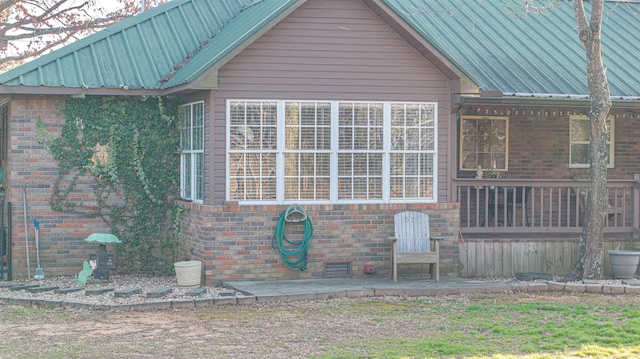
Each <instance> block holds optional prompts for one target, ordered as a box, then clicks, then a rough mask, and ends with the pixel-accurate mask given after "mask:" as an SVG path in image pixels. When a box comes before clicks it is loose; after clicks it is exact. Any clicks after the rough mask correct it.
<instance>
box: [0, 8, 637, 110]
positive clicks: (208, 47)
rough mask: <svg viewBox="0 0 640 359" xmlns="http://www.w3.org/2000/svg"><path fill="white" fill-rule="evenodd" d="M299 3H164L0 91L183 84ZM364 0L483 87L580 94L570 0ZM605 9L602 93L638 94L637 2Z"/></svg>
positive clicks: (16, 72)
mask: <svg viewBox="0 0 640 359" xmlns="http://www.w3.org/2000/svg"><path fill="white" fill-rule="evenodd" d="M305 1H311V0H172V1H170V2H168V3H166V4H164V5H160V6H158V7H156V8H154V9H152V10H150V11H147V12H144V13H142V14H140V15H137V16H134V17H132V18H129V19H127V20H125V21H122V22H121V23H118V24H116V25H113V26H111V27H109V28H107V29H105V30H103V31H100V32H98V33H96V34H94V35H92V36H89V37H87V38H85V39H82V40H79V41H77V42H75V43H73V44H70V45H68V46H65V47H64V48H62V49H59V50H57V51H54V52H52V53H50V54H48V55H44V56H42V57H40V58H38V59H36V60H34V61H32V62H29V63H27V64H24V65H22V66H20V67H18V68H16V69H13V70H11V71H8V72H6V73H4V74H0V85H1V86H0V92H10V91H11V88H12V87H17V86H42V87H51V88H56V87H58V88H60V87H68V88H94V89H95V88H106V89H118V88H125V89H129V90H133V89H139V90H158V91H162V90H165V89H170V88H172V87H175V86H177V85H185V84H186V85H187V86H188V85H189V84H190V83H193V82H194V81H195V80H197V79H198V78H199V77H200V76H202V75H203V74H204V73H205V72H206V71H208V70H211V69H215V68H217V67H219V66H221V65H222V64H224V62H225V61H226V60H227V59H228V58H229V57H231V56H233V55H234V54H235V53H237V52H238V51H240V50H241V49H243V48H244V47H245V46H247V45H248V44H249V43H250V42H251V41H252V40H253V39H255V38H256V37H257V36H259V35H260V34H262V33H263V32H264V31H266V30H267V29H268V28H269V27H270V26H272V25H273V24H275V23H276V22H277V21H279V20H280V19H281V18H282V17H284V16H286V15H287V14H288V13H289V12H291V11H293V10H294V9H295V8H297V6H300V5H301V4H302V3H304V2H305ZM363 1H364V2H365V3H371V2H373V3H380V4H382V5H383V6H386V7H387V11H389V12H390V13H392V14H395V16H397V17H398V18H400V20H401V21H404V22H406V24H407V25H408V26H409V27H411V28H412V29H413V30H414V31H415V32H416V33H417V34H418V35H419V36H422V37H423V38H424V40H426V41H427V42H428V43H430V44H431V45H432V46H433V48H435V49H436V50H437V51H438V52H439V55H440V56H441V57H444V58H446V59H447V60H448V61H449V62H450V63H451V64H453V65H454V66H455V67H457V70H458V71H459V72H461V73H463V74H465V75H466V76H467V77H468V78H469V79H471V80H472V81H474V82H475V83H476V85H478V86H479V87H480V89H481V90H482V91H500V92H502V93H505V94H513V95H522V96H532V95H533V96H538V95H540V96H560V97H561V96H565V97H566V96H578V97H580V96H582V97H584V96H586V95H587V94H588V90H587V85H586V73H585V71H586V70H585V68H586V62H585V54H584V49H583V48H582V45H581V44H580V42H579V41H578V35H577V31H576V25H575V21H574V18H573V8H572V4H571V1H568V0H567V1H565V2H563V3H561V4H560V5H559V6H557V7H554V8H552V9H549V10H547V11H544V12H542V13H528V14H523V13H522V8H521V5H520V4H521V2H520V1H511V0H501V1H480V0H474V1H465V0H363ZM509 4H511V6H509ZM585 5H586V6H587V7H589V6H590V5H589V3H586V4H585ZM605 7H606V9H605V19H604V24H603V36H602V43H603V49H604V55H605V56H604V61H605V65H606V66H607V68H608V70H607V75H608V78H609V82H610V86H611V94H612V96H613V97H623V98H637V97H640V61H638V59H639V58H640V41H639V40H640V21H639V20H640V17H639V14H640V3H638V2H635V1H606V3H605ZM587 10H589V9H587Z"/></svg>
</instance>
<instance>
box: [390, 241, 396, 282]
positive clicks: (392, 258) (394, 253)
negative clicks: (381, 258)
mask: <svg viewBox="0 0 640 359" xmlns="http://www.w3.org/2000/svg"><path fill="white" fill-rule="evenodd" d="M392 252H393V254H392V256H391V260H392V261H393V263H392V265H391V272H392V276H393V281H394V282H397V281H398V259H397V258H396V242H395V241H394V242H393V245H392Z"/></svg>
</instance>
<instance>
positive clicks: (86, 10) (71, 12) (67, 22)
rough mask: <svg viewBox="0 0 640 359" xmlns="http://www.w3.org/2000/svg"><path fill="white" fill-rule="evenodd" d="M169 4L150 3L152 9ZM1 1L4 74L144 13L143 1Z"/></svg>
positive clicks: (0, 51)
mask: <svg viewBox="0 0 640 359" xmlns="http://www.w3.org/2000/svg"><path fill="white" fill-rule="evenodd" d="M166 1H168V0H147V1H146V5H147V6H146V7H147V8H150V7H153V6H156V5H158V4H161V3H164V2H166ZM109 2H110V5H111V7H109V8H104V7H101V6H99V5H97V4H96V1H95V0H86V1H83V2H78V1H74V0H0V71H2V70H6V69H7V68H9V67H11V66H15V65H16V64H19V63H20V62H22V61H24V60H26V59H29V58H31V57H34V56H39V55H42V54H44V53H47V52H49V51H51V50H52V49H55V48H56V47H59V46H61V45H64V44H66V43H69V42H71V41H75V40H77V39H78V38H80V37H83V36H86V35H89V34H91V33H93V32H95V31H97V30H99V29H102V28H105V27H107V26H109V25H112V24H114V23H116V22H118V21H121V20H123V19H125V18H127V17H129V16H132V15H135V14H137V13H139V12H140V2H139V0H110V1H109Z"/></svg>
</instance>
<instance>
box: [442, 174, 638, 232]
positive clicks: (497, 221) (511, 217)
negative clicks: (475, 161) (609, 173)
mask: <svg viewBox="0 0 640 359" xmlns="http://www.w3.org/2000/svg"><path fill="white" fill-rule="evenodd" d="M454 183H455V185H456V188H457V191H456V195H457V199H456V200H457V201H459V202H460V226H461V230H462V232H463V233H540V234H541V233H580V232H581V231H582V223H583V220H584V215H585V202H586V193H587V187H588V181H582V180H513V179H457V180H455V182H454ZM607 198H608V203H609V206H608V210H607V220H606V221H605V222H606V223H605V232H606V233H631V234H635V235H640V229H639V224H640V205H639V203H640V177H639V176H637V175H636V176H635V178H634V179H630V180H608V181H607Z"/></svg>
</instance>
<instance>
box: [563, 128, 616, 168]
mask: <svg viewBox="0 0 640 359" xmlns="http://www.w3.org/2000/svg"><path fill="white" fill-rule="evenodd" d="M572 121H587V122H589V121H591V120H590V119H589V116H586V115H572V116H569V168H589V167H590V166H591V165H590V163H589V162H587V163H571V159H572V158H573V145H589V143H590V142H591V140H590V139H589V140H587V141H573V131H574V129H573V127H572V126H571V123H572ZM607 123H608V126H610V128H609V139H608V141H609V163H608V164H607V168H613V167H614V166H615V157H616V156H615V143H616V141H615V129H616V127H615V125H616V124H615V119H614V117H613V116H609V117H607ZM589 124H590V122H589Z"/></svg>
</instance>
